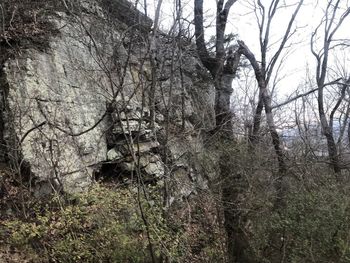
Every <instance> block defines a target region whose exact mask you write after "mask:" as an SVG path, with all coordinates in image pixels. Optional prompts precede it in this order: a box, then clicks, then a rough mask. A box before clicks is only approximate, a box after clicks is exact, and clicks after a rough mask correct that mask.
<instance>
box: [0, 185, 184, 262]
mask: <svg viewBox="0 0 350 263" xmlns="http://www.w3.org/2000/svg"><path fill="white" fill-rule="evenodd" d="M154 190H157V189H154ZM154 193H155V194H154V196H153V197H152V198H153V199H152V202H151V203H152V205H150V204H149V202H148V201H146V200H145V199H144V198H142V199H141V200H140V201H141V202H140V204H141V205H142V206H143V212H144V216H145V217H146V218H147V223H148V225H149V228H150V236H151V241H152V243H153V246H154V250H155V254H156V255H158V256H159V255H160V254H161V252H162V251H163V250H166V251H167V253H168V254H169V255H170V256H171V257H174V258H176V257H178V256H179V255H180V253H179V252H178V251H177V249H178V247H179V243H180V236H181V232H180V231H178V233H177V234H174V231H172V230H170V228H169V227H168V226H167V225H166V224H165V222H164V220H163V219H162V217H161V212H162V209H161V205H160V201H161V200H160V198H159V196H158V195H157V194H156V193H157V191H154ZM137 196H138V195H137V193H135V192H132V191H130V190H128V189H119V188H118V189H109V188H106V187H101V186H97V185H96V186H95V187H93V189H91V191H89V192H87V193H83V194H79V195H77V196H75V197H74V198H71V201H70V202H69V203H68V204H65V205H58V204H59V203H60V202H59V200H58V199H56V200H53V201H52V202H51V203H50V205H48V204H46V205H45V206H44V207H43V206H37V207H36V208H35V209H33V210H34V213H35V214H34V215H33V217H32V218H31V219H30V221H28V220H26V221H22V220H19V219H12V220H7V221H5V222H4V223H3V224H4V229H5V231H3V232H2V233H1V235H2V236H3V238H4V239H5V236H7V237H9V238H8V243H9V245H12V246H15V247H17V248H18V249H19V250H22V251H23V250H25V251H27V253H28V254H32V255H34V254H38V253H39V254H41V255H42V256H41V258H42V262H48V261H49V259H50V262H65V263H69V262H150V261H151V260H150V256H149V255H150V254H149V242H148V239H147V233H146V228H145V223H144V221H143V220H142V217H141V214H140V212H139V211H140V210H139V209H138V207H139V202H138V198H137ZM35 262H37V261H35Z"/></svg>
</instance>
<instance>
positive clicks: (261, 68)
mask: <svg viewBox="0 0 350 263" xmlns="http://www.w3.org/2000/svg"><path fill="white" fill-rule="evenodd" d="M303 2H304V1H303V0H301V1H299V2H298V3H297V4H296V8H295V10H294V12H293V14H292V16H291V18H290V20H289V23H288V25H287V28H286V30H285V33H284V35H283V36H282V38H281V41H280V43H279V46H278V48H277V50H276V52H275V53H274V54H273V56H272V58H271V60H270V61H268V59H267V57H268V51H269V50H270V49H271V45H270V40H271V39H270V32H271V29H272V22H273V21H274V18H275V16H276V13H277V11H278V9H280V8H281V6H283V5H284V3H282V1H279V0H273V1H271V3H270V5H269V7H268V8H267V7H266V6H265V5H263V3H262V2H261V1H260V0H258V1H257V5H255V9H254V11H255V14H256V17H257V22H258V26H259V40H260V41H259V43H260V56H261V62H260V63H259V62H258V60H257V59H256V57H255V55H254V54H253V53H252V51H251V50H250V49H249V48H248V46H247V45H246V44H245V43H244V42H243V41H238V43H239V46H240V50H241V52H242V54H243V55H244V56H245V57H246V58H247V59H248V60H249V62H250V64H251V66H252V67H253V69H254V72H255V77H256V80H257V82H258V86H259V98H258V103H257V107H256V111H255V115H254V120H253V129H252V134H251V136H250V141H251V143H252V144H253V145H254V144H256V142H257V139H258V133H259V130H260V124H261V116H262V111H263V109H264V108H265V114H266V121H267V125H268V128H269V132H270V134H271V138H272V143H273V146H274V149H275V152H276V155H277V159H278V165H279V176H278V178H277V180H276V189H277V192H278V196H277V198H278V199H281V198H282V197H281V194H282V193H281V191H282V177H283V175H284V174H285V172H286V164H285V160H284V156H283V151H282V147H281V140H280V136H279V134H278V133H277V130H276V126H275V123H274V117H273V113H272V105H271V94H270V91H269V83H270V80H271V76H272V74H273V72H274V70H275V66H276V65H277V62H278V60H279V59H280V56H281V53H282V51H283V50H284V48H285V46H286V43H287V41H288V40H289V39H290V37H291V36H292V35H293V33H294V32H295V31H292V28H293V24H294V21H295V18H296V16H297V14H298V12H299V10H300V8H301V6H302V4H303ZM254 3H255V2H254Z"/></svg>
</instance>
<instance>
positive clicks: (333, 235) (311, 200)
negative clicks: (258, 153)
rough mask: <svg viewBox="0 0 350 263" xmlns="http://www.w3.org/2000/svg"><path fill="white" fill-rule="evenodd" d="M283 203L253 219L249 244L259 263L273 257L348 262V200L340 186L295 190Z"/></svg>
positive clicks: (296, 260) (334, 184) (349, 247)
mask: <svg viewBox="0 0 350 263" xmlns="http://www.w3.org/2000/svg"><path fill="white" fill-rule="evenodd" d="M286 201H287V203H286V207H284V208H283V209H282V210H281V211H273V212H271V214H269V215H265V216H264V217H262V216H259V217H257V218H255V220H254V221H255V222H254V226H255V229H254V231H255V234H256V236H255V237H254V238H253V239H252V241H253V240H254V241H253V242H252V244H253V247H254V248H255V249H256V254H257V256H258V258H259V260H260V262H274V261H273V260H272V259H273V256H272V255H274V254H280V257H282V258H284V260H285V262H292V263H299V262H318V263H322V262H324V263H326V262H327V263H330V262H339V263H341V262H344V263H345V262H350V235H349V233H350V221H349V216H350V209H349V205H350V198H349V193H348V192H347V191H345V190H344V189H343V187H342V186H340V185H339V184H336V183H333V184H329V185H322V186H318V187H315V188H313V189H307V190H306V189H299V190H298V191H292V192H291V193H290V194H289V195H288V197H287V200H286ZM271 235H275V237H277V238H276V239H274V241H275V242H274V244H271V243H269V240H270V242H271ZM266 251H269V252H268V253H266ZM264 253H265V254H264Z"/></svg>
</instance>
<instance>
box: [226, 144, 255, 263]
mask: <svg viewBox="0 0 350 263" xmlns="http://www.w3.org/2000/svg"><path fill="white" fill-rule="evenodd" d="M230 142H231V143H232V141H230ZM230 160H232V158H231V156H229V154H228V152H227V151H226V152H225V153H223V154H222V155H221V156H220V175H221V177H222V189H221V191H222V193H221V194H222V196H221V201H222V204H223V211H224V220H225V222H224V226H225V230H226V234H227V257H228V262H230V263H249V262H252V261H251V259H250V258H249V255H248V253H247V250H248V247H249V243H248V238H247V236H246V235H245V232H244V225H245V221H246V219H245V218H244V214H243V212H242V211H241V210H240V209H239V204H240V202H241V200H239V196H240V195H241V194H242V193H244V192H245V191H246V188H247V185H246V182H245V178H244V177H243V176H242V175H240V174H237V173H235V172H232V163H230Z"/></svg>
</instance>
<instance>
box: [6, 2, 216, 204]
mask: <svg viewBox="0 0 350 263" xmlns="http://www.w3.org/2000/svg"><path fill="white" fill-rule="evenodd" d="M29 2H30V1H29ZM29 2H28V1H24V2H23V7H22V9H21V7H19V8H18V9H17V11H16V12H15V11H13V10H12V9H11V0H6V1H5V5H4V6H5V7H6V3H7V8H8V14H7V16H6V12H5V15H4V16H5V17H4V18H5V20H6V21H8V20H9V19H11V17H12V20H13V21H8V22H7V24H5V25H6V27H4V28H6V30H4V31H3V32H2V33H1V35H0V46H1V48H0V49H1V52H2V56H1V60H0V62H1V67H0V91H1V114H0V117H1V119H0V122H1V123H0V136H1V138H0V140H1V146H2V147H1V161H2V162H3V163H6V165H8V166H10V167H11V169H13V170H14V171H15V172H16V173H18V174H21V176H22V177H23V178H24V177H26V178H27V179H28V180H32V179H34V182H35V186H36V193H38V194H45V193H48V192H51V191H52V190H56V191H68V192H72V191H81V190H83V189H85V188H86V187H87V186H89V185H90V184H91V182H92V181H93V180H94V179H95V178H96V177H99V178H103V177H111V178H115V179H121V180H133V179H134V178H136V177H138V176H141V175H142V178H143V180H145V181H146V182H154V181H157V180H158V179H161V178H165V177H168V178H172V182H174V183H175V184H176V182H180V185H181V187H178V190H177V191H175V192H176V193H175V192H174V193H173V198H180V197H182V196H188V195H190V194H191V193H192V192H193V191H195V188H196V187H205V179H204V178H203V177H202V176H201V175H200V173H199V170H200V168H199V167H197V165H196V162H195V159H196V154H197V153H198V152H201V151H202V150H203V142H202V136H201V130H206V129H210V128H212V126H213V120H214V117H213V94H214V88H213V86H212V85H210V84H209V82H208V80H207V73H206V71H205V70H204V68H203V67H202V66H201V64H200V62H199V60H198V59H197V58H196V56H195V51H194V48H193V45H192V43H191V42H190V41H185V39H181V45H179V44H178V40H179V39H177V38H175V37H174V36H171V35H166V34H163V33H161V34H160V37H159V39H158V47H159V48H158V50H157V58H156V60H157V69H156V70H157V72H158V74H157V80H156V81H152V80H153V79H152V77H154V76H152V73H151V72H152V68H151V63H150V56H149V48H148V43H149V38H150V33H149V32H150V30H151V26H152V21H151V20H150V19H149V18H147V17H145V16H144V15H143V14H142V13H140V12H139V11H137V10H136V9H135V8H133V6H132V5H131V4H130V3H129V2H127V1H125V0H101V1H98V0H95V1H93V0H90V1H80V2H79V3H78V4H74V5H71V4H70V2H69V1H61V2H60V4H58V3H56V2H59V1H37V3H36V4H35V5H30V3H29ZM28 4H29V6H28ZM26 5H27V6H26ZM18 10H19V11H18ZM152 83H156V85H155V97H154V101H155V123H154V124H153V123H152V120H151V118H150V115H151V114H150V111H151V110H152V109H150V107H149V101H150V98H149V96H150V89H151V86H152ZM174 189H176V187H175V188H174Z"/></svg>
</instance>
